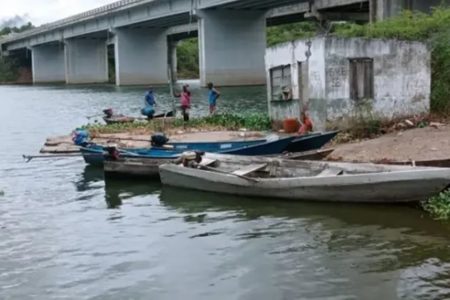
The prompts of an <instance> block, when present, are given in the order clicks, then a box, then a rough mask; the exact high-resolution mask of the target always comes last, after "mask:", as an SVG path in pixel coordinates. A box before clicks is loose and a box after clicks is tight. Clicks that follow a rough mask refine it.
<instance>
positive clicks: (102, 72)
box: [66, 38, 108, 84]
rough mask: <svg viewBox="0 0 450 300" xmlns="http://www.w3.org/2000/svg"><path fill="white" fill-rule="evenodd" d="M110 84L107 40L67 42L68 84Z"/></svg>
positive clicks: (72, 40)
mask: <svg viewBox="0 0 450 300" xmlns="http://www.w3.org/2000/svg"><path fill="white" fill-rule="evenodd" d="M105 82H108V51H107V45H106V39H94V38H92V39H88V38H87V39H70V40H67V41H66V83H67V84H84V83H105Z"/></svg>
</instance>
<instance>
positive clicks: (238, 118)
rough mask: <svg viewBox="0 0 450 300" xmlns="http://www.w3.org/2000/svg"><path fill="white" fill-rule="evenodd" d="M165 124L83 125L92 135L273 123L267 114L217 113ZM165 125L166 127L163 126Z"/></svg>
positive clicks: (266, 127) (259, 126) (263, 127)
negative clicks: (187, 120)
mask: <svg viewBox="0 0 450 300" xmlns="http://www.w3.org/2000/svg"><path fill="white" fill-rule="evenodd" d="M165 125H166V126H163V122H162V120H154V121H152V122H134V123H125V124H111V125H103V124H98V123H95V124H88V125H85V126H83V127H82V128H83V129H86V130H88V131H89V132H90V134H91V135H93V136H95V135H96V134H102V133H121V132H131V131H145V132H147V131H150V132H155V131H164V130H170V129H177V128H180V129H185V128H193V129H199V130H200V129H205V130H216V129H217V130H218V129H222V130H239V129H242V128H246V129H248V130H256V131H265V130H270V129H271V127H272V123H271V121H270V119H269V116H268V115H266V114H245V115H244V114H243V115H240V114H229V113H227V114H217V115H214V116H207V117H202V118H195V119H191V120H190V121H189V122H187V123H185V122H184V121H183V119H175V120H174V121H171V122H166V124H165ZM163 127H165V128H163Z"/></svg>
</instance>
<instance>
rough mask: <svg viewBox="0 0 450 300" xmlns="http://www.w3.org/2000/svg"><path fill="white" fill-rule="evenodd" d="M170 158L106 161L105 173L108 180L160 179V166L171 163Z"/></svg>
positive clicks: (104, 165)
mask: <svg viewBox="0 0 450 300" xmlns="http://www.w3.org/2000/svg"><path fill="white" fill-rule="evenodd" d="M172 160H173V159H170V158H153V159H138V158H136V159H135V158H123V159H118V160H105V161H104V162H103V171H104V173H105V177H108V178H130V177H132V178H150V179H152V178H154V179H157V178H159V166H160V165H163V164H167V163H170V162H171V161H172Z"/></svg>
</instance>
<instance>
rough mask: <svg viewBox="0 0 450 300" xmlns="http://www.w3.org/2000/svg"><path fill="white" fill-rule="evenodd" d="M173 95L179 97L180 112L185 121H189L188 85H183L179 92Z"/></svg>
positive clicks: (189, 95) (189, 94) (189, 97)
mask: <svg viewBox="0 0 450 300" xmlns="http://www.w3.org/2000/svg"><path fill="white" fill-rule="evenodd" d="M175 97H179V98H180V104H181V114H182V115H183V120H184V121H185V122H187V121H189V109H191V92H190V91H189V85H188V84H185V85H183V90H182V92H181V94H176V95H175Z"/></svg>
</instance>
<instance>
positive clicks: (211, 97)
mask: <svg viewBox="0 0 450 300" xmlns="http://www.w3.org/2000/svg"><path fill="white" fill-rule="evenodd" d="M208 89H209V93H208V102H209V114H210V115H213V114H214V113H215V112H216V106H217V99H219V97H220V92H219V91H218V90H217V89H216V88H215V87H214V84H213V83H212V82H210V83H208Z"/></svg>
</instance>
